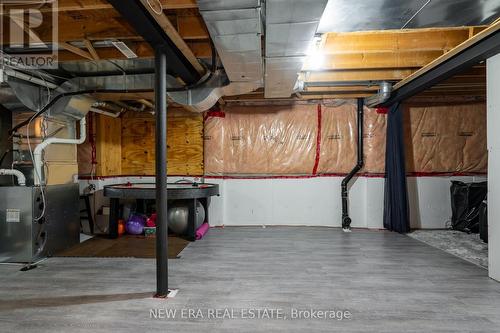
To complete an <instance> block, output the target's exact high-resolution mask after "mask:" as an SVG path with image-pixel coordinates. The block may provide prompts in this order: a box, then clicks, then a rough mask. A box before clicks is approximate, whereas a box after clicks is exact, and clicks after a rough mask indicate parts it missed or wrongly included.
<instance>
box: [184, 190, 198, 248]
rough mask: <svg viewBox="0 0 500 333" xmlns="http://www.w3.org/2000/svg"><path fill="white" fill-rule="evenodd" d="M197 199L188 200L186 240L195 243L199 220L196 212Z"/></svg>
mask: <svg viewBox="0 0 500 333" xmlns="http://www.w3.org/2000/svg"><path fill="white" fill-rule="evenodd" d="M197 201H198V200H197V199H190V200H188V211H189V213H188V229H187V234H186V238H187V240H189V241H191V242H194V241H195V240H196V220H197V219H198V211H197V210H196V203H197Z"/></svg>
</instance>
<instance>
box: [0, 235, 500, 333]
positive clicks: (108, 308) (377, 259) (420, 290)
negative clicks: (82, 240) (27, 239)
mask: <svg viewBox="0 0 500 333" xmlns="http://www.w3.org/2000/svg"><path fill="white" fill-rule="evenodd" d="M18 269H19V268H18V267H11V266H0V331H1V332H16V333H18V332H134V333H137V332H151V331H162V332H167V331H171V332H278V331H280V332H327V331H328V332H334V331H337V332H398V333H399V332H499V331H500V316H499V315H498V314H499V309H500V283H497V282H495V281H493V280H490V279H489V278H488V277H487V272H486V270H484V269H481V268H480V267H478V266H476V265H473V264H471V263H469V262H467V261H464V260H461V259H459V258H457V257H455V256H453V255H450V254H448V253H446V252H443V251H441V250H439V249H436V248H434V247H431V246H428V245H426V244H424V243H421V242H419V241H416V240H414V239H411V238H409V237H406V236H403V235H399V234H394V233H389V232H381V231H354V232H352V233H350V234H345V233H343V232H342V231H340V230H338V229H327V228H299V227H276V228H266V229H261V228H225V229H212V230H210V232H209V234H208V235H207V237H206V238H205V239H203V240H202V241H199V242H196V243H194V244H191V245H190V246H189V247H188V248H186V249H185V250H184V251H183V253H182V258H181V259H177V260H171V261H170V272H171V273H170V285H171V286H172V287H175V288H179V293H178V294H177V296H176V297H175V298H172V299H167V300H159V299H153V298H151V297H150V296H151V294H152V293H153V291H154V289H155V261H154V260H149V259H97V258H85V259H83V258H82V259H75V258H52V259H49V260H47V261H45V262H43V263H42V265H41V267H39V268H37V269H35V270H32V271H29V272H19V271H18ZM158 308H163V309H164V308H167V309H177V310H178V311H181V309H183V308H192V309H196V310H197V309H200V311H201V312H202V314H204V315H208V311H209V309H216V308H217V309H224V308H231V309H234V310H235V316H237V317H239V315H240V313H241V312H240V310H241V309H247V308H266V309H281V310H282V311H284V313H285V315H287V319H261V320H256V319H225V320H222V319H207V318H206V317H205V318H204V319H201V318H199V319H183V318H181V315H180V313H177V314H176V318H175V319H170V320H169V319H151V318H150V309H158ZM292 309H316V310H341V311H349V312H350V313H351V315H352V319H350V320H342V321H338V320H335V319H333V320H331V319H308V320H297V319H295V320H291V319H290V314H291V311H292Z"/></svg>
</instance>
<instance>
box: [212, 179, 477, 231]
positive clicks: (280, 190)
mask: <svg viewBox="0 0 500 333" xmlns="http://www.w3.org/2000/svg"><path fill="white" fill-rule="evenodd" d="M451 180H460V181H464V182H473V181H482V180H485V178H484V177H418V178H415V177H410V178H409V179H408V191H409V200H410V219H411V226H412V228H423V229H442V228H445V227H446V225H447V222H448V221H449V220H450V218H451V198H450V185H451ZM341 181H342V177H319V178H304V179H225V180H220V179H207V182H211V183H218V184H220V188H221V196H220V197H219V198H214V199H213V200H212V206H211V209H210V218H211V224H212V225H237V226H242V225H308V226H332V227H340V226H341V199H340V183H341ZM349 211H350V215H351V218H352V226H353V227H360V228H374V229H379V228H383V219H382V218H383V212H384V179H382V178H365V177H360V178H357V179H355V181H354V183H353V185H352V186H351V189H350V209H349Z"/></svg>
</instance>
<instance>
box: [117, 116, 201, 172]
mask: <svg viewBox="0 0 500 333" xmlns="http://www.w3.org/2000/svg"><path fill="white" fill-rule="evenodd" d="M167 142H168V147H167V148H168V150H167V154H168V156H167V163H168V168H167V170H168V174H169V175H203V116H202V114H195V113H188V112H185V111H178V110H175V109H173V110H169V115H168V120H167ZM121 157H122V174H126V175H154V174H155V118H154V116H153V115H151V114H148V113H140V114H139V113H131V112H129V113H126V114H125V115H124V116H123V118H122V150H121Z"/></svg>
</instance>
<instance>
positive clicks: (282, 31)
mask: <svg viewBox="0 0 500 333" xmlns="http://www.w3.org/2000/svg"><path fill="white" fill-rule="evenodd" d="M327 2H328V0H267V2H266V61H265V62H266V65H265V79H264V81H265V84H264V85H265V92H264V94H265V97H266V98H283V97H284V98H286V97H290V95H291V94H292V93H293V91H294V87H295V82H297V78H298V73H299V72H300V71H301V69H302V66H303V64H304V61H305V58H306V56H307V52H308V50H309V49H310V47H311V43H313V40H314V35H315V34H316V30H317V28H318V25H319V21H320V19H321V17H322V15H323V11H324V10H325V7H326V4H327Z"/></svg>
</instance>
